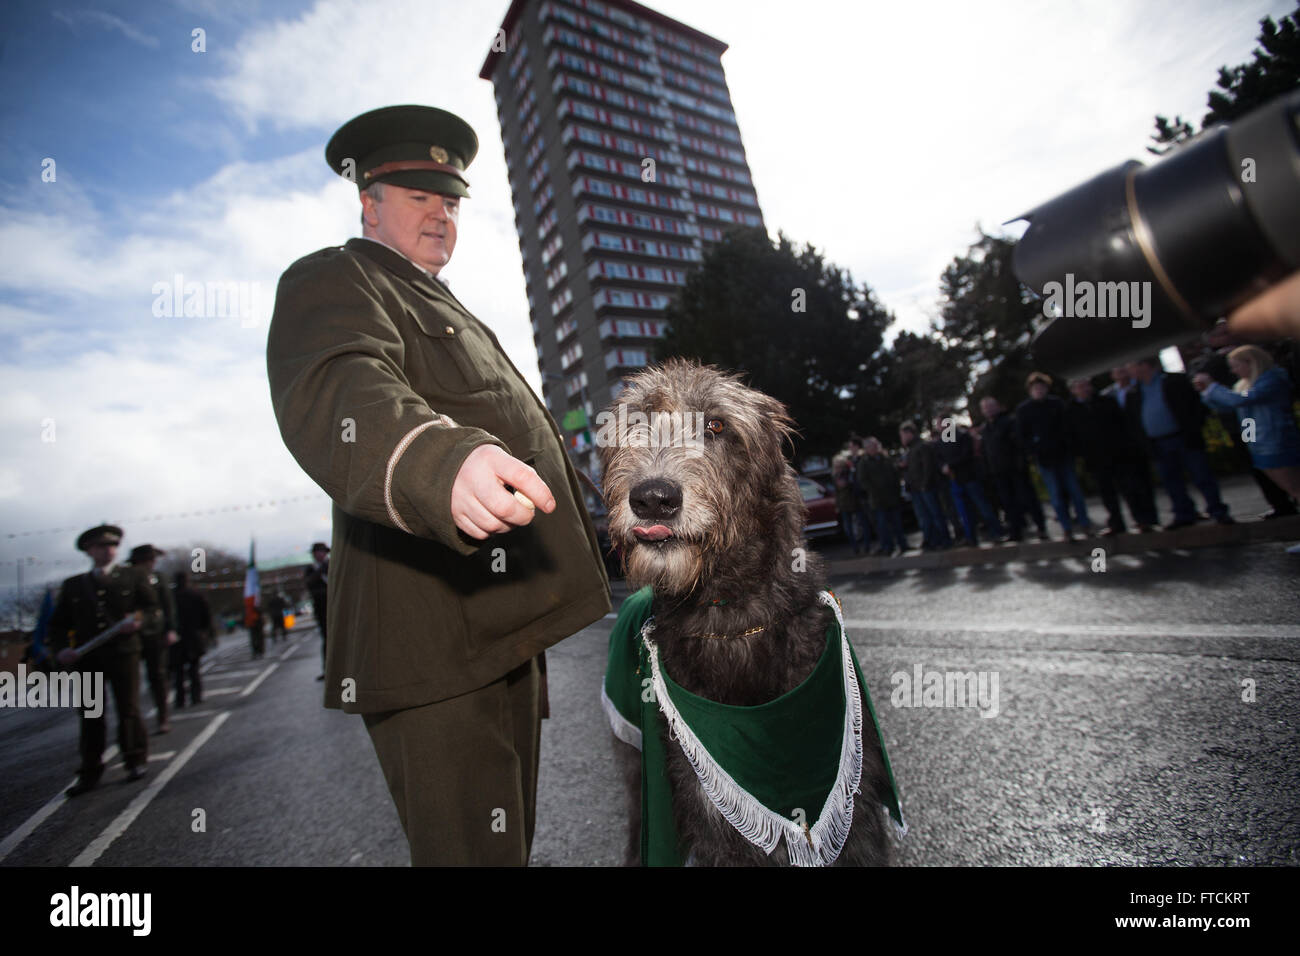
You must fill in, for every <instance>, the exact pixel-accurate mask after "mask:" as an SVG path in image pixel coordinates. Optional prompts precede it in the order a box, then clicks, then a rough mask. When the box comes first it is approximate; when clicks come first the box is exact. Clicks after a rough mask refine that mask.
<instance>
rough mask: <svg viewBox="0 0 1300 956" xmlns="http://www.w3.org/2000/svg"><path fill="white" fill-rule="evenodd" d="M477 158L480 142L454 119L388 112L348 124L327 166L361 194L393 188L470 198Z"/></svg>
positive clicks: (399, 109)
mask: <svg viewBox="0 0 1300 956" xmlns="http://www.w3.org/2000/svg"><path fill="white" fill-rule="evenodd" d="M477 153H478V136H476V135H475V134H474V130H473V129H472V128H471V127H470V125H469V124H468V123H466V122H465V121H464V120H463V119H461V118H460V117H459V116H457V115H455V114H454V113H448V112H447V111H446V110H440V109H437V108H435V107H432V106H385V107H383V108H381V109H377V110H371V111H370V112H369V113H362V114H361V115H360V116H357V117H355V118H353V119H350V120H348V121H347V122H346V123H344V124H343V125H342V126H341V127H340V128H339V130H338V132H337V133H335V134H334V135H333V136H332V137H331V138H330V141H329V145H327V146H326V147H325V161H326V162H327V163H329V165H330V169H332V170H334V172H336V173H338V174H339V175H340V176H342V177H344V178H345V179H349V180H351V181H353V182H355V183H356V184H357V188H358V189H365V188H366V187H367V186H369V185H371V184H372V183H393V184H394V185H396V186H406V187H407V188H409V189H426V190H428V191H429V192H435V193H441V194H443V195H447V196H466V197H467V196H469V180H468V179H466V178H465V169H466V167H468V166H469V164H470V163H471V162H473V160H474V156H475V155H476V154H477Z"/></svg>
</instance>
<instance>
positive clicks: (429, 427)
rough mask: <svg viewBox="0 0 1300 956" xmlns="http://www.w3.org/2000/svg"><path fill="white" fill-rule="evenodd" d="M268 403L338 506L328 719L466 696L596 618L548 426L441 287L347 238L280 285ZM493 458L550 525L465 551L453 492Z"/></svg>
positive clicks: (578, 518)
mask: <svg viewBox="0 0 1300 956" xmlns="http://www.w3.org/2000/svg"><path fill="white" fill-rule="evenodd" d="M267 370H268V374H269V378H270V385H271V401H272V404H273V406H274V408H275V414H276V419H277V421H278V422H279V426H280V433H281V435H282V436H283V438H284V442H285V444H286V445H287V446H288V448H289V450H290V452H291V453H292V454H293V456H294V457H295V458H296V459H297V461H298V463H299V464H300V465H301V466H302V468H303V470H304V471H306V472H307V474H308V475H310V476H311V478H312V479H313V480H314V481H316V482H317V484H319V485H320V486H321V488H323V489H324V490H325V492H326V493H327V494H328V495H329V496H330V497H331V498H332V499H333V501H334V534H333V543H332V552H331V555H330V574H329V592H328V621H327V624H328V629H329V635H330V640H329V647H328V651H327V660H326V667H325V670H326V681H325V688H326V699H325V703H326V706H328V707H335V708H342V709H343V710H345V711H348V712H351V713H375V712H379V711H389V710H395V709H401V708H408V707H417V706H421V705H424V704H428V703H431V702H434V701H439V700H444V699H447V698H450V697H454V696H456V695H460V694H464V693H467V692H469V691H471V690H474V689H475V688H478V687H482V686H484V685H485V684H487V683H489V682H491V681H494V680H496V679H498V678H500V677H501V676H502V675H504V674H506V673H508V672H510V671H512V670H513V669H515V668H517V667H518V666H519V665H521V664H523V663H524V662H526V661H528V660H529V659H530V658H533V657H535V656H536V655H537V654H539V653H541V652H542V651H544V650H545V649H546V648H547V647H549V646H551V645H552V644H554V643H556V642H557V641H559V640H561V639H562V638H564V637H566V636H568V635H570V634H573V633H574V632H576V631H578V630H581V629H582V628H583V627H585V626H587V625H588V624H590V623H592V622H593V621H596V620H599V619H600V618H601V617H603V616H604V614H605V613H606V612H607V611H608V610H609V607H610V604H609V582H608V579H607V578H606V576H605V570H604V566H603V563H602V561H601V559H600V553H599V548H598V545H597V543H596V536H595V530H594V528H593V526H592V523H591V519H590V518H589V516H588V515H587V512H586V508H585V507H584V505H583V503H582V495H581V491H580V489H579V486H578V482H577V477H576V474H575V473H574V470H573V467H572V465H571V464H570V463H569V460H568V456H567V455H566V454H565V452H564V447H563V443H562V439H561V436H560V433H559V431H558V429H557V428H556V427H555V423H554V421H553V420H552V419H551V417H550V415H549V413H548V412H547V411H546V409H545V408H544V407H543V405H542V404H541V402H540V401H539V400H538V398H537V396H536V395H535V394H534V393H533V391H532V389H531V388H529V386H528V385H527V383H526V382H525V381H524V379H523V377H522V376H521V375H520V374H519V372H518V370H517V369H516V368H515V367H514V365H513V364H512V363H511V362H510V360H509V359H508V358H507V357H506V355H505V352H504V351H503V350H502V349H501V346H500V343H499V342H498V341H497V338H496V336H495V335H494V334H493V333H492V331H491V330H490V329H488V328H487V326H485V325H484V324H483V323H481V322H479V321H478V320H477V319H476V318H474V316H473V315H471V314H470V313H469V311H468V310H467V309H466V308H465V307H464V306H463V305H462V304H461V303H460V302H459V301H458V300H457V299H456V297H455V296H453V295H452V294H451V292H449V291H448V290H447V288H446V287H445V286H444V285H443V284H442V283H441V282H439V281H437V280H436V279H434V278H431V277H430V276H429V275H428V274H427V273H426V272H424V271H423V270H422V269H420V268H418V267H416V266H415V264H414V263H412V262H410V261H409V260H408V259H406V258H405V257H403V256H402V255H400V254H398V253H397V252H395V251H394V250H392V249H389V248H388V247H386V246H385V245H383V244H382V243H378V242H375V241H372V240H368V239H353V240H351V241H349V242H348V243H347V245H346V246H343V247H332V248H328V249H322V250H321V251H319V252H316V253H314V254H312V255H310V256H307V257H305V258H303V259H300V260H299V261H298V262H296V263H294V264H293V265H292V266H290V267H289V269H288V270H287V271H286V272H285V273H284V275H283V276H282V277H281V279H280V284H279V288H278V290H277V293H276V303H275V312H274V316H273V317H272V320H271V329H270V335H269V338H268V341H267ZM483 444H495V445H498V446H500V447H501V448H503V449H505V450H506V451H507V452H508V453H510V454H511V455H513V456H514V457H516V458H518V459H520V460H521V461H525V462H527V463H528V464H530V465H531V466H532V467H533V468H535V469H536V471H537V473H538V474H539V475H540V476H541V478H542V480H543V481H545V482H546V484H547V485H548V486H549V487H550V489H551V491H552V493H553V494H554V495H555V500H556V509H555V511H554V512H553V513H552V514H549V515H548V514H543V513H542V512H541V511H540V510H539V511H538V512H537V515H536V517H535V518H534V519H533V521H532V523H531V524H529V525H527V526H526V527H522V528H515V529H513V530H511V531H510V532H508V533H506V534H498V535H491V536H489V537H488V538H487V539H486V540H485V541H481V542H480V541H475V540H474V539H472V538H469V537H468V536H466V535H464V534H463V533H461V532H460V530H459V529H458V528H457V527H456V525H455V523H454V521H453V519H452V516H451V489H452V484H453V482H454V480H455V478H456V474H457V472H458V471H459V470H460V467H461V464H462V463H463V462H464V460H465V458H466V456H468V455H469V453H470V452H471V451H473V450H474V449H475V448H477V447H479V446H480V445H483Z"/></svg>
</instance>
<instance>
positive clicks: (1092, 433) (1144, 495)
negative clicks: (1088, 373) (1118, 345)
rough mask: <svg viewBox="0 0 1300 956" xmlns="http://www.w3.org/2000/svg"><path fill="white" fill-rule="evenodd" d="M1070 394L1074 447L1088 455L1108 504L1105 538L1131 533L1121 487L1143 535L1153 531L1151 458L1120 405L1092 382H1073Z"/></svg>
mask: <svg viewBox="0 0 1300 956" xmlns="http://www.w3.org/2000/svg"><path fill="white" fill-rule="evenodd" d="M1070 394H1071V395H1073V396H1074V398H1073V400H1072V401H1070V402H1069V403H1068V404H1067V405H1066V420H1067V421H1068V422H1069V426H1070V443H1071V444H1072V445H1073V446H1074V447H1075V448H1077V449H1078V451H1079V454H1081V455H1082V456H1083V461H1084V464H1085V465H1086V466H1087V468H1088V472H1089V473H1090V474H1091V475H1092V478H1093V480H1094V481H1095V482H1097V488H1098V490H1099V491H1100V492H1101V500H1102V502H1103V503H1104V504H1105V505H1106V513H1107V527H1106V529H1105V530H1104V531H1102V534H1103V535H1113V534H1122V533H1123V532H1124V531H1125V530H1127V526H1126V525H1125V524H1124V512H1123V511H1122V510H1121V509H1120V504H1119V494H1117V493H1116V485H1118V486H1119V490H1120V492H1122V493H1123V495H1124V498H1125V500H1126V501H1128V507H1129V511H1130V512H1131V513H1132V515H1133V521H1134V522H1135V523H1136V524H1137V525H1138V530H1139V531H1142V532H1147V531H1154V530H1155V524H1156V520H1157V519H1156V499H1155V494H1154V492H1153V491H1152V489H1151V479H1150V477H1149V474H1148V470H1147V468H1148V466H1147V458H1146V456H1145V455H1144V454H1142V451H1141V449H1140V448H1138V447H1136V444H1135V442H1134V441H1133V438H1132V435H1131V433H1130V432H1129V428H1128V422H1127V421H1126V420H1125V418H1124V412H1123V411H1122V410H1121V409H1120V407H1119V402H1117V401H1116V400H1115V399H1113V398H1111V397H1110V396H1109V395H1098V394H1097V392H1096V389H1095V388H1094V387H1093V384H1092V381H1091V380H1090V379H1087V378H1076V379H1074V380H1073V381H1071V382H1070Z"/></svg>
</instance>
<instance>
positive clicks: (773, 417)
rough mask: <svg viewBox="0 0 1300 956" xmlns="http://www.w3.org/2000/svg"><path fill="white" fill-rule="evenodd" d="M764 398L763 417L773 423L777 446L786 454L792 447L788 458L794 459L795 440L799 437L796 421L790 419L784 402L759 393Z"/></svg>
mask: <svg viewBox="0 0 1300 956" xmlns="http://www.w3.org/2000/svg"><path fill="white" fill-rule="evenodd" d="M759 394H761V395H762V396H763V409H762V412H763V416H764V417H765V418H767V419H768V421H770V422H771V423H772V430H773V432H774V433H775V434H776V436H777V445H778V447H779V448H780V450H781V453H782V454H784V449H785V446H786V445H789V446H790V453H789V455H786V457H788V458H790V459H791V460H793V459H794V451H795V448H794V439H795V436H796V435H799V434H800V432H799V427H798V425H796V424H795V420H794V419H793V418H791V417H790V410H789V409H788V408H786V407H785V404H784V403H783V402H779V401H777V400H776V399H775V398H773V397H772V396H771V395H767V394H765V393H761V392H760V393H759Z"/></svg>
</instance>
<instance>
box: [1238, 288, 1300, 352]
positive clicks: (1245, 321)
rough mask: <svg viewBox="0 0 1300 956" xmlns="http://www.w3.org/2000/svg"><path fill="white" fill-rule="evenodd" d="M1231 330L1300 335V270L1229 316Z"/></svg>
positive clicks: (1251, 335)
mask: <svg viewBox="0 0 1300 956" xmlns="http://www.w3.org/2000/svg"><path fill="white" fill-rule="evenodd" d="M1228 331H1229V332H1232V333H1233V334H1235V335H1240V336H1242V337H1243V338H1255V337H1258V338H1266V339H1279V338H1290V337H1292V336H1300V272H1296V273H1294V274H1292V275H1291V276H1289V277H1288V278H1286V279H1283V280H1282V281H1281V282H1279V283H1278V284H1277V285H1274V286H1272V287H1270V288H1269V289H1268V290H1266V291H1265V292H1263V293H1261V294H1260V295H1257V296H1255V298H1253V299H1251V300H1250V301H1249V302H1247V303H1246V304H1245V305H1243V306H1242V307H1241V308H1239V309H1237V310H1236V311H1235V312H1233V313H1232V315H1230V316H1228Z"/></svg>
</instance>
